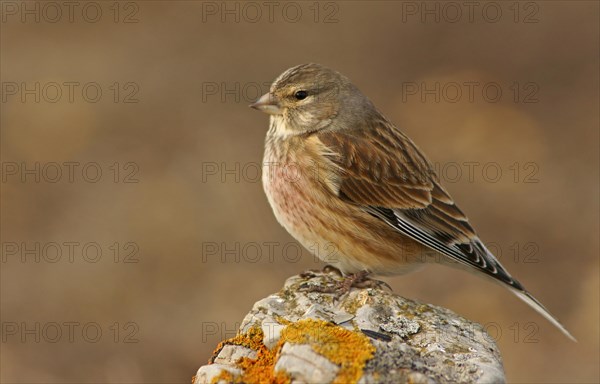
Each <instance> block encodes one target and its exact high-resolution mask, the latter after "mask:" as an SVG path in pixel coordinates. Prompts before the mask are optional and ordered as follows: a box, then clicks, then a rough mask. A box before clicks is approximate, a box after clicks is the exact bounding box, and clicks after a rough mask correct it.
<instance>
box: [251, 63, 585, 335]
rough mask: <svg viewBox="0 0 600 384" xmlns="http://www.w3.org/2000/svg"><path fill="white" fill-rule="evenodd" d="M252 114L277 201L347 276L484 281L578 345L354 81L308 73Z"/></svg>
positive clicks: (290, 222) (320, 70)
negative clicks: (263, 129) (435, 268)
mask: <svg viewBox="0 0 600 384" xmlns="http://www.w3.org/2000/svg"><path fill="white" fill-rule="evenodd" d="M251 106H252V107H253V108H256V109H259V110H262V111H264V112H266V113H269V114H270V115H271V118H270V127H269V131H268V133H267V138H266V143H265V155H264V172H263V186H264V189H265V192H266V194H267V198H268V199H269V203H270V204H271V206H272V208H273V212H274V213H275V216H276V218H277V220H278V221H279V222H280V223H281V225H283V226H284V227H285V228H286V230H287V231H288V232H290V234H291V235H292V236H294V237H295V238H296V239H297V240H298V241H299V242H300V243H301V244H302V245H303V246H304V247H306V248H307V249H308V250H310V251H311V252H313V253H315V254H316V255H317V256H318V257H320V258H321V259H323V260H324V261H325V262H327V263H328V264H331V265H333V266H335V267H337V268H339V269H340V270H341V271H342V272H344V273H347V274H357V273H360V272H363V271H366V272H369V273H374V274H381V275H389V274H398V273H403V272H406V271H408V270H410V269H411V268H412V267H415V266H418V265H419V264H422V263H423V262H432V261H434V262H442V263H449V264H454V265H455V266H459V267H462V268H465V269H468V270H470V271H473V272H479V273H481V274H483V275H485V276H488V277H491V278H493V279H494V280H495V281H497V282H501V283H503V284H504V285H505V286H507V287H508V288H510V289H511V291H512V292H513V293H515V294H516V295H517V296H518V297H519V298H521V299H522V300H524V301H525V302H526V303H528V304H529V305H530V306H532V307H533V308H534V309H536V310H537V311H538V312H539V313H541V314H542V315H543V316H544V317H546V318H547V319H548V320H549V321H550V322H552V323H553V324H554V325H555V326H557V327H558V328H559V329H560V330H561V331H562V332H563V333H564V334H565V335H567V336H568V337H569V338H571V339H573V337H572V336H571V334H570V333H569V332H568V331H567V330H566V329H565V328H564V327H563V326H562V325H561V324H560V323H559V322H558V320H556V318H554V317H553V316H552V315H551V314H550V313H549V312H548V310H546V309H545V308H544V307H543V306H542V304H541V303H540V302H539V301H537V300H536V299H535V298H534V297H533V296H532V295H531V294H529V293H528V292H527V291H526V290H525V289H524V288H523V286H522V285H521V284H520V283H519V282H518V281H517V280H515V279H514V278H513V277H512V276H511V275H510V274H509V273H508V272H507V271H506V270H505V269H504V268H503V267H502V265H500V262H499V261H498V260H497V259H496V258H495V257H494V255H493V254H492V253H491V252H490V251H489V250H488V249H487V248H486V247H485V245H484V244H483V243H482V242H481V240H480V239H479V237H478V236H477V234H476V232H475V231H474V229H473V227H472V226H471V225H470V224H469V221H468V219H467V217H466V216H465V214H464V213H463V212H462V211H461V210H460V209H459V208H458V207H457V206H456V205H455V204H454V201H453V200H452V198H451V197H450V195H449V194H448V192H447V191H446V190H445V189H444V187H443V186H442V185H441V184H440V182H439V179H438V178H437V176H436V174H435V172H434V170H433V166H432V165H431V163H430V162H429V161H428V160H427V159H426V158H425V156H424V155H423V153H422V152H421V151H420V150H419V149H418V148H417V146H416V145H415V144H414V143H413V142H412V141H411V140H410V139H409V138H408V137H407V136H406V135H405V134H404V133H402V132H401V131H400V130H399V129H398V128H396V127H395V126H394V124H392V123H391V122H390V121H389V120H388V119H386V118H385V116H383V114H381V113H380V112H379V111H378V110H377V109H376V108H375V107H374V106H373V104H372V103H371V101H369V99H367V98H366V97H365V96H364V95H363V94H362V93H361V92H360V91H359V90H358V88H356V87H355V86H354V85H353V84H352V83H351V82H350V80H349V79H348V78H346V77H345V76H343V75H341V74H340V73H338V72H336V71H333V70H331V69H328V68H325V67H323V66H321V65H318V64H303V65H299V66H296V67H293V68H290V69H288V70H287V71H285V72H284V73H283V74H281V75H280V76H279V77H278V78H277V79H276V80H275V81H274V82H273V85H272V86H271V89H270V91H269V93H267V94H265V95H263V96H262V97H261V98H260V99H259V100H258V101H257V102H256V103H254V104H253V105H251ZM332 250H334V251H332ZM432 254H436V255H437V256H438V257H433V258H432V257H429V256H431V255H432ZM573 340H574V339H573Z"/></svg>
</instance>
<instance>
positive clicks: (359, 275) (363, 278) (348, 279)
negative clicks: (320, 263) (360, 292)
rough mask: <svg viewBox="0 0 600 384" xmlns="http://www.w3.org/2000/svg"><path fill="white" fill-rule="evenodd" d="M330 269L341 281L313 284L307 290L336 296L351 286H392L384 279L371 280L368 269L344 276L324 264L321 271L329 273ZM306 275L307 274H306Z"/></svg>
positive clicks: (379, 287) (349, 289)
mask: <svg viewBox="0 0 600 384" xmlns="http://www.w3.org/2000/svg"><path fill="white" fill-rule="evenodd" d="M330 271H332V272H334V273H336V274H338V275H339V276H341V277H342V280H341V281H337V282H336V283H335V284H333V285H327V286H323V285H313V286H310V287H307V289H306V291H307V292H319V293H334V294H336V296H343V295H345V294H347V293H348V292H350V291H351V290H352V288H376V289H382V288H388V289H389V290H390V291H391V290H392V288H391V287H390V286H389V285H388V284H387V283H386V282H384V281H380V280H372V279H370V278H369V277H368V276H369V272H368V271H359V272H356V273H351V274H349V275H346V276H344V275H343V274H342V272H341V271H340V270H339V269H337V268H335V267H332V266H330V265H327V266H325V268H323V272H327V273H329V272H330ZM307 277H308V276H307Z"/></svg>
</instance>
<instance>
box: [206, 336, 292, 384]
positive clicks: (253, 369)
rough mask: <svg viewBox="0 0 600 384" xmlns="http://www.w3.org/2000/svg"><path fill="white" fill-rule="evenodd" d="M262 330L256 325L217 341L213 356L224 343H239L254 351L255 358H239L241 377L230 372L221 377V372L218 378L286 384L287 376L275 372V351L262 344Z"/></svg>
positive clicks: (231, 381)
mask: <svg viewBox="0 0 600 384" xmlns="http://www.w3.org/2000/svg"><path fill="white" fill-rule="evenodd" d="M263 336H264V335H263V331H262V329H260V328H258V327H253V328H250V330H249V331H248V333H245V334H238V335H236V336H235V337H234V338H232V339H228V340H225V341H222V342H221V343H219V345H218V346H217V348H216V349H215V351H214V352H213V359H211V360H214V357H215V356H217V355H218V354H219V352H220V351H221V349H223V347H224V346H225V345H230V344H233V345H241V346H244V347H247V348H250V349H253V350H255V351H256V353H257V355H256V359H250V358H248V357H243V358H241V359H240V360H239V361H238V362H237V365H238V367H239V368H241V369H242V370H243V374H242V376H241V377H232V375H231V374H229V376H228V377H227V378H225V377H221V376H222V375H223V373H221V374H220V375H219V376H218V377H215V379H216V381H215V380H213V381H214V382H218V381H219V380H218V379H223V380H225V381H226V382H228V383H271V384H287V383H289V382H290V379H289V377H288V376H287V375H286V374H285V373H283V372H275V371H274V369H273V368H274V366H275V352H274V351H271V350H269V348H267V347H266V346H265V345H264V344H263Z"/></svg>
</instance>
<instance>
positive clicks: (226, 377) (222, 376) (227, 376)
mask: <svg viewBox="0 0 600 384" xmlns="http://www.w3.org/2000/svg"><path fill="white" fill-rule="evenodd" d="M221 380H223V381H224V382H226V383H233V382H234V378H233V375H232V374H231V372H227V371H226V370H222V371H221V373H219V375H218V376H215V377H213V379H212V380H211V381H210V384H217V383H218V382H219V381H221ZM192 384H193V382H192Z"/></svg>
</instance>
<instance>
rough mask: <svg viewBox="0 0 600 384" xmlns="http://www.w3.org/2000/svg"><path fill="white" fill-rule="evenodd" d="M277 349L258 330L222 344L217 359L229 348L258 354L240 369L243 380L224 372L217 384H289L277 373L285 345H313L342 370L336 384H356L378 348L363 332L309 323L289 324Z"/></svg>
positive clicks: (313, 321) (282, 374)
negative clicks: (241, 347) (267, 345)
mask: <svg viewBox="0 0 600 384" xmlns="http://www.w3.org/2000/svg"><path fill="white" fill-rule="evenodd" d="M286 323H287V326H286V327H285V328H284V329H283V330H282V331H281V337H280V339H279V342H278V343H277V345H276V346H275V347H274V348H273V349H272V350H269V349H268V348H267V347H266V346H265V345H264V344H263V337H264V335H263V331H262V330H261V329H260V328H258V327H254V328H251V329H250V330H249V331H248V333H245V334H238V335H237V336H235V337H234V338H232V339H228V340H225V341H223V342H221V343H220V344H219V345H218V346H217V348H216V350H215V352H214V353H213V359H211V361H212V360H214V357H215V356H217V355H218V354H219V352H220V351H221V349H222V348H223V347H224V346H225V345H228V344H233V345H241V346H244V347H247V348H251V349H253V350H254V351H256V352H257V356H256V358H255V359H250V358H248V357H243V358H241V359H240V360H239V361H237V366H238V367H239V368H241V369H242V370H243V374H242V376H241V377H233V376H232V375H231V374H230V373H228V372H222V373H221V374H220V375H219V376H217V377H215V378H214V379H213V382H214V383H217V382H218V381H219V380H224V381H226V382H230V383H272V384H286V383H289V382H290V377H289V376H288V375H287V374H285V373H283V372H275V370H274V366H275V362H276V360H277V356H278V354H279V353H280V351H281V349H282V348H283V345H284V344H285V343H297V344H307V345H310V346H311V347H312V348H313V350H314V351H315V352H316V353H318V354H320V355H322V356H324V357H325V358H327V359H328V360H329V361H331V362H332V363H334V364H337V365H338V366H339V367H340V371H339V372H338V375H337V377H336V378H335V380H334V383H338V384H342V383H343V384H346V383H355V382H357V381H358V380H359V379H360V377H361V376H362V373H363V369H364V367H365V364H366V362H367V361H368V360H369V359H370V358H372V357H373V354H374V353H375V347H373V345H371V343H370V342H369V339H368V338H367V337H366V336H365V335H363V334H362V333H359V332H352V331H349V330H347V329H345V328H342V327H340V326H338V325H335V324H333V323H329V322H326V321H323V320H315V319H305V320H300V321H298V322H295V323H291V322H289V321H286Z"/></svg>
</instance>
